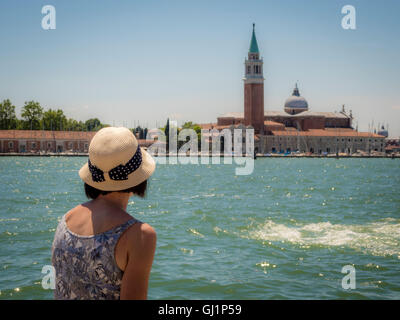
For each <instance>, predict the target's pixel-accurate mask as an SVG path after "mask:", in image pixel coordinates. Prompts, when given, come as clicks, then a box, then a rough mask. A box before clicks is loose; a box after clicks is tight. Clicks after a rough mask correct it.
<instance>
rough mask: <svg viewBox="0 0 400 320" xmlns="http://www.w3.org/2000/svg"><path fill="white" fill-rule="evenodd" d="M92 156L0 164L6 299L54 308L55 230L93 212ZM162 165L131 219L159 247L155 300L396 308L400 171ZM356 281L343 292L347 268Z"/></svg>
mask: <svg viewBox="0 0 400 320" xmlns="http://www.w3.org/2000/svg"><path fill="white" fill-rule="evenodd" d="M85 161H87V158H85V157H1V158H0V178H1V181H2V183H1V185H0V191H1V192H0V203H1V206H0V299H52V290H51V289H47V290H45V289H43V288H42V285H41V281H42V277H43V276H44V275H43V274H42V273H41V270H42V268H43V266H44V265H49V264H51V243H52V240H53V236H54V231H55V228H56V226H57V223H58V220H59V219H60V218H61V216H62V215H63V214H64V213H65V212H67V211H68V210H69V209H70V208H72V207H74V206H75V205H77V204H79V203H81V202H84V201H86V199H85V196H84V192H83V184H82V182H81V181H80V180H79V176H78V169H79V168H80V167H81V166H82V165H83V164H84V163H85ZM235 168H236V166H235V165H229V164H219V165H212V164H207V165H202V164H198V165H195V164H187V165H184V164H175V165H172V164H159V165H158V166H157V169H156V172H155V174H154V175H153V177H152V178H151V180H150V183H149V189H148V196H147V198H145V199H137V198H132V199H131V201H130V202H129V205H128V211H129V212H130V214H131V215H133V216H134V217H136V218H137V219H139V220H141V221H144V222H148V223H150V224H151V225H152V226H153V227H154V228H155V229H156V231H157V234H158V242H157V249H156V255H155V259H154V264H153V269H152V273H151V278H150V283H149V293H148V298H149V299H399V298H400V278H399V276H398V275H399V274H400V266H399V262H400V260H399V259H400V197H399V191H400V161H399V160H398V159H330V158H318V159H311V158H302V159H294V158H259V159H256V160H255V165H254V171H253V173H252V174H251V175H243V176H240V175H235ZM345 265H352V266H354V268H355V270H356V289H347V290H345V289H343V288H342V285H341V283H342V278H343V277H344V276H345V274H342V273H341V270H342V267H343V266H345Z"/></svg>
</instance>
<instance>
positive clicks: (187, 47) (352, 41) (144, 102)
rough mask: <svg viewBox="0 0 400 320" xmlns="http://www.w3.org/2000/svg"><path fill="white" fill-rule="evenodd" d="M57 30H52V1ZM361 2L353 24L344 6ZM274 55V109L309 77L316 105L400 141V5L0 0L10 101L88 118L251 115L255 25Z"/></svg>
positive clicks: (269, 91)
mask: <svg viewBox="0 0 400 320" xmlns="http://www.w3.org/2000/svg"><path fill="white" fill-rule="evenodd" d="M47 4H51V5H53V6H55V8H56V22H57V25H56V30H47V31H45V30H43V29H42V28H41V20H42V17H43V15H42V13H41V9H42V6H44V5H47ZM346 4H351V5H353V6H354V7H355V8H356V14H357V15H356V17H357V29H356V30H344V29H343V28H342V27H341V19H342V17H343V15H342V13H341V8H342V7H343V6H344V5H346ZM253 22H255V23H256V35H257V40H258V46H259V48H260V51H261V55H262V56H263V58H264V76H265V79H266V80H265V110H283V104H284V101H285V99H286V98H287V97H288V96H289V95H290V94H291V92H292V89H293V86H294V83H295V81H296V80H298V81H299V88H300V93H301V95H303V96H304V97H305V98H306V99H307V100H308V102H309V106H310V110H314V111H335V110H339V109H340V108H341V107H340V106H341V105H342V104H345V105H347V106H348V107H349V108H350V109H352V110H353V115H354V116H355V118H356V121H358V124H359V129H360V130H367V129H368V123H369V122H371V121H372V119H374V122H375V125H376V124H377V123H378V122H385V123H386V122H388V123H389V131H390V135H391V136H393V137H399V136H400V123H399V119H400V60H399V59H400V54H399V53H400V40H399V39H400V1H397V0H393V1H389V0H386V1H378V0H371V1H366V0H364V1H354V0H346V1H334V0H329V1H321V0H315V1H311V0H310V1H298V0H282V1H267V0H262V1H248V0H247V1H244V0H242V1H233V0H230V1H222V0H214V1H206V0H185V1H173V0H168V1H149V0H146V1H144V0H142V1H82V0H80V1H71V0H69V1H67V0H64V1H55V0H46V1H35V0H30V1H27V0H26V1H20V0H17V1H16V0H12V1H11V0H2V1H1V2H0V39H1V50H0V99H1V100H2V99H5V98H9V99H11V100H12V102H13V103H14V104H15V105H16V106H17V113H18V116H20V109H21V107H22V106H23V104H24V101H27V100H32V99H33V100H37V101H39V102H40V103H41V104H42V106H43V107H44V108H45V109H47V108H57V107H59V108H62V109H63V110H64V111H65V112H66V114H67V116H69V117H73V118H76V119H79V120H86V119H88V118H89V117H98V118H100V120H101V121H102V122H106V123H110V124H113V123H114V124H115V125H123V124H124V123H123V121H125V124H126V125H129V126H130V125H131V123H133V121H140V122H141V123H143V124H145V123H147V124H148V125H149V126H154V125H155V124H156V121H157V122H158V123H159V124H161V123H164V122H165V120H166V118H167V117H170V118H174V119H177V120H179V121H180V122H182V121H185V120H192V121H195V122H210V121H215V120H216V118H217V116H218V115H220V114H223V113H225V112H229V111H243V82H242V77H243V71H244V65H243V63H244V58H245V56H246V54H247V51H248V47H249V43H250V37H251V29H252V23H253Z"/></svg>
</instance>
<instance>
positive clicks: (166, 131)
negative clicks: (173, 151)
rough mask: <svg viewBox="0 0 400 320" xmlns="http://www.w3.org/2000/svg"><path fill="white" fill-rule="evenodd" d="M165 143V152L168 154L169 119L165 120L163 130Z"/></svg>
mask: <svg viewBox="0 0 400 320" xmlns="http://www.w3.org/2000/svg"><path fill="white" fill-rule="evenodd" d="M164 133H165V138H166V143H167V152H169V118H168V119H167V124H166V125H165V129H164Z"/></svg>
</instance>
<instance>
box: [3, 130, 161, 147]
mask: <svg viewBox="0 0 400 320" xmlns="http://www.w3.org/2000/svg"><path fill="white" fill-rule="evenodd" d="M95 134H96V132H82V131H45V130H0V153H40V152H45V153H87V152H88V149H89V144H90V141H91V140H92V138H93V136H94V135H95ZM138 142H139V144H140V146H142V147H148V146H149V145H150V144H151V143H153V141H152V140H141V139H140V140H139V139H138Z"/></svg>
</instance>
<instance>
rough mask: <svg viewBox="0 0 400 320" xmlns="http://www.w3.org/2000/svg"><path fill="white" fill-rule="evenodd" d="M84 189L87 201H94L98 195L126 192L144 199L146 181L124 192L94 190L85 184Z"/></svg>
mask: <svg viewBox="0 0 400 320" xmlns="http://www.w3.org/2000/svg"><path fill="white" fill-rule="evenodd" d="M84 187H85V194H86V197H88V198H89V199H96V198H97V197H98V196H99V195H100V194H102V195H106V194H108V193H111V192H126V193H130V192H133V194H136V195H138V196H139V197H141V198H144V196H145V195H146V189H147V180H145V181H143V182H142V183H140V184H138V185H137V186H134V187H132V188H129V189H125V190H119V191H103V190H99V189H96V188H94V187H92V186H89V185H88V184H87V183H85V184H84Z"/></svg>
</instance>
